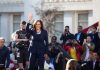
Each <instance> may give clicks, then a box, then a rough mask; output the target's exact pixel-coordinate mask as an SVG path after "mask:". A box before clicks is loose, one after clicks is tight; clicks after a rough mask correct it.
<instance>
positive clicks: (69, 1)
mask: <svg viewBox="0 0 100 70" xmlns="http://www.w3.org/2000/svg"><path fill="white" fill-rule="evenodd" d="M41 2H43V3H41ZM99 3H100V0H0V36H3V37H4V38H5V39H6V43H8V42H9V41H10V40H11V34H12V33H13V32H14V31H15V30H17V29H18V28H19V24H20V21H21V20H25V21H28V19H27V16H28V14H29V13H32V14H33V19H38V16H37V15H36V13H35V12H36V11H34V7H36V6H39V7H41V8H42V9H44V10H45V9H53V8H57V10H58V12H59V13H58V15H57V18H56V21H55V35H57V36H58V38H59V37H60V35H61V33H62V32H63V29H64V27H65V26H66V25H68V26H70V32H71V33H76V32H77V26H78V25H82V26H83V28H86V27H88V26H90V25H92V24H93V23H95V22H97V21H99V20H100V15H99V13H100V7H99V6H100V4H99Z"/></svg>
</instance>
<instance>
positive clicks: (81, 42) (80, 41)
mask: <svg viewBox="0 0 100 70" xmlns="http://www.w3.org/2000/svg"><path fill="white" fill-rule="evenodd" d="M79 34H80V36H79V40H77V36H78V35H79ZM85 38H86V34H85V33H82V32H81V33H76V34H75V39H76V40H77V41H78V42H79V44H80V45H82V44H83V41H84V39H85Z"/></svg>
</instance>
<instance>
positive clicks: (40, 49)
mask: <svg viewBox="0 0 100 70" xmlns="http://www.w3.org/2000/svg"><path fill="white" fill-rule="evenodd" d="M29 25H30V24H27V28H26V30H28V32H29V33H30V34H31V35H32V36H33V40H32V47H31V48H30V50H31V53H32V55H31V58H30V66H29V70H36V68H35V66H36V65H37V66H38V69H39V70H44V57H45V56H46V55H47V52H48V33H47V31H46V30H45V29H44V28H43V22H42V21H41V20H37V21H36V22H35V23H34V29H33V30H31V29H29ZM34 68H35V69H34Z"/></svg>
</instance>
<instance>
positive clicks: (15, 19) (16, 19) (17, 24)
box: [13, 15, 21, 32]
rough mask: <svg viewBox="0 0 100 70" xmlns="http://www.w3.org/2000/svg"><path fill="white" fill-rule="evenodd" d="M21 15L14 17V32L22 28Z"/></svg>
mask: <svg viewBox="0 0 100 70" xmlns="http://www.w3.org/2000/svg"><path fill="white" fill-rule="evenodd" d="M20 22H21V15H13V32H14V31H16V30H18V29H19V28H20V26H19V25H20Z"/></svg>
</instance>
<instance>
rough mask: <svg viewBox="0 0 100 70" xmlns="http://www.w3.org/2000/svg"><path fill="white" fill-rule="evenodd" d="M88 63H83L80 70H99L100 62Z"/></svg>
mask: <svg viewBox="0 0 100 70" xmlns="http://www.w3.org/2000/svg"><path fill="white" fill-rule="evenodd" d="M93 64H94V63H93V61H88V62H85V63H84V66H81V70H100V61H95V64H94V65H93Z"/></svg>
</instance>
